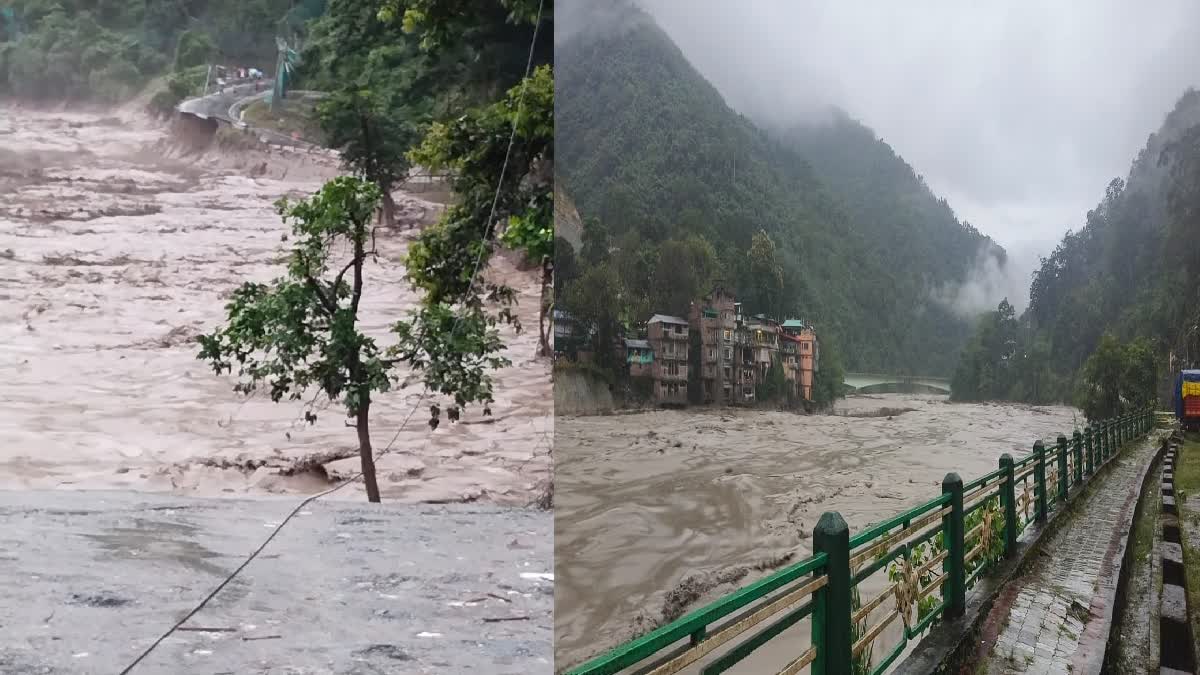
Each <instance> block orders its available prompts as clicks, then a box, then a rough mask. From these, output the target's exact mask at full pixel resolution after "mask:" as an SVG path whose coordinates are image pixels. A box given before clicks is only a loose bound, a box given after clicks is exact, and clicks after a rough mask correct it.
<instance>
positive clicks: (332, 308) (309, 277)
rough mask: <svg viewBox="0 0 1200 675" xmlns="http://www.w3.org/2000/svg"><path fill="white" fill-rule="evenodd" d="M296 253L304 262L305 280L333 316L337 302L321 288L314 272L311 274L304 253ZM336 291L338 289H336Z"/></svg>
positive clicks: (330, 315) (331, 316)
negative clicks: (313, 274) (314, 276)
mask: <svg viewBox="0 0 1200 675" xmlns="http://www.w3.org/2000/svg"><path fill="white" fill-rule="evenodd" d="M296 255H298V256H299V257H300V260H301V261H303V262H304V280H305V281H307V282H308V287H309V288H311V289H312V291H313V293H316V294H317V299H318V300H320V301H321V305H322V306H323V307H325V311H326V312H327V313H328V314H329V317H330V318H333V315H334V314H335V313H337V303H336V302H333V301H331V300H330V299H329V296H327V295H325V291H323V290H321V285H320V284H319V283H317V280H316V279H314V278H313V276H312V274H309V271H308V260H306V259H305V258H304V254H303V253H300V252H297V253H296ZM334 292H335V293H336V292H337V291H336V290H335V291H334Z"/></svg>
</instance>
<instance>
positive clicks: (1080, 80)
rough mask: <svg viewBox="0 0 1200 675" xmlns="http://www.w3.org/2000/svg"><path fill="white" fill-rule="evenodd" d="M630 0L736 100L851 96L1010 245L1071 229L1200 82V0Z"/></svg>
mask: <svg viewBox="0 0 1200 675" xmlns="http://www.w3.org/2000/svg"><path fill="white" fill-rule="evenodd" d="M601 1H604V0H601ZM639 4H641V5H642V6H643V7H645V8H646V9H647V10H649V11H650V13H651V14H653V15H654V17H655V19H656V20H657V22H658V23H659V25H660V26H662V27H663V28H664V29H665V30H666V31H667V32H668V33H669V34H670V35H671V37H672V38H673V39H674V40H675V41H676V43H677V44H678V45H679V46H680V48H682V49H683V51H684V53H685V54H686V55H687V56H688V58H689V60H691V62H692V63H693V64H694V65H695V66H696V67H697V68H698V69H699V70H700V71H701V72H702V73H703V74H704V75H705V76H706V77H707V78H708V79H709V80H710V81H711V82H713V84H714V85H716V86H717V88H718V89H720V90H721V92H722V93H723V94H724V95H725V97H726V99H727V100H728V101H729V103H730V105H732V106H733V107H734V108H737V109H739V110H741V111H743V112H745V113H747V114H749V115H750V116H761V115H764V114H765V115H772V114H773V115H777V116H778V118H777V119H776V121H779V122H784V121H787V119H788V116H790V115H805V114H807V115H812V114H814V112H813V111H814V110H818V109H820V108H822V107H823V106H824V105H825V104H834V105H838V106H840V107H842V108H844V109H845V110H847V111H848V112H849V113H850V115H851V116H853V117H856V118H858V119H860V120H861V121H863V122H864V123H866V124H867V125H868V126H870V127H872V128H873V129H874V130H875V131H876V133H877V134H879V135H880V136H881V137H883V139H884V140H886V141H887V142H888V143H889V144H890V145H891V146H892V147H893V148H894V149H895V150H896V151H897V152H898V153H899V154H900V155H902V156H903V157H904V158H905V159H906V160H908V162H909V163H910V164H911V165H912V166H913V167H914V168H915V169H916V171H917V172H918V173H921V174H923V175H924V176H925V179H926V181H927V182H928V183H929V185H930V186H931V187H932V188H933V189H934V191H935V192H937V193H938V194H940V195H942V196H944V197H946V199H948V200H949V201H950V204H951V206H952V207H953V208H954V210H955V212H956V213H957V214H958V216H959V218H960V219H965V220H968V221H970V222H971V223H972V224H973V225H975V226H976V227H977V228H978V229H979V230H981V231H982V232H984V233H985V234H988V235H990V236H991V237H992V238H993V239H995V240H996V241H997V242H998V243H1000V244H1001V245H1003V246H1004V247H1005V248H1007V249H1009V251H1010V252H1011V253H1012V254H1013V255H1014V256H1017V257H1029V258H1032V257H1033V256H1035V255H1037V254H1042V255H1046V254H1048V253H1049V252H1050V250H1052V249H1053V247H1054V245H1055V243H1056V242H1057V241H1058V239H1060V238H1061V236H1062V234H1063V233H1064V232H1065V231H1066V230H1067V229H1069V228H1075V229H1078V228H1079V227H1080V226H1081V225H1082V224H1083V222H1084V217H1085V214H1086V212H1087V210H1088V209H1090V208H1093V207H1094V206H1095V205H1096V204H1097V202H1099V200H1100V198H1101V197H1102V196H1103V194H1104V187H1105V185H1107V183H1108V181H1109V180H1111V179H1112V178H1113V177H1115V176H1125V175H1126V173H1128V170H1129V164H1130V162H1131V161H1132V160H1133V158H1134V156H1135V155H1136V153H1137V151H1138V150H1139V149H1140V148H1141V147H1142V146H1143V145H1144V144H1145V142H1146V138H1147V136H1148V135H1149V134H1150V133H1151V132H1152V131H1154V130H1155V129H1157V127H1158V125H1159V124H1160V123H1161V122H1162V120H1163V118H1164V116H1165V115H1166V113H1167V112H1168V111H1169V110H1170V109H1171V107H1172V106H1173V105H1174V103H1175V100H1176V99H1177V98H1178V97H1179V95H1180V94H1181V93H1183V91H1184V89H1185V88H1187V87H1188V86H1191V85H1195V84H1200V40H1197V39H1196V29H1197V28H1198V27H1200V2H1197V1H1196V0H1177V1H1166V0H1151V1H1147V2H1141V3H1137V2H1129V1H1128V0H1124V1H1122V2H1109V1H1107V0H1104V1H1099V2H1097V1H1092V2H1074V1H1069V0H1059V1H1057V2H1053V1H1050V2H1045V1H1044V2H1035V1H1029V2H1025V1H1020V2H1018V1H1016V0H1003V1H1001V2H963V1H962V0H945V1H929V0H926V1H917V2H888V1H886V0H876V1H872V2H853V1H850V0H819V1H818V0H811V1H800V0H747V1H746V2H728V1H727V0H639ZM1024 283H1026V284H1027V281H1026V282H1024Z"/></svg>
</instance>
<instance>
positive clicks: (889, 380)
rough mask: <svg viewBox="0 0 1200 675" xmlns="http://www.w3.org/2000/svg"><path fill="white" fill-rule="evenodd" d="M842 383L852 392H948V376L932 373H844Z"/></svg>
mask: <svg viewBox="0 0 1200 675" xmlns="http://www.w3.org/2000/svg"><path fill="white" fill-rule="evenodd" d="M842 384H843V385H845V387H846V388H847V389H848V390H850V391H854V392H859V393H878V392H879V391H881V390H882V391H886V390H892V389H905V390H910V391H922V390H923V391H929V392H933V393H938V394H949V393H950V378H948V377H937V376H934V375H894V374H887V373H846V374H845V376H844V377H843V378H842Z"/></svg>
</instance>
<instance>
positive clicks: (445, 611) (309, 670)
mask: <svg viewBox="0 0 1200 675" xmlns="http://www.w3.org/2000/svg"><path fill="white" fill-rule="evenodd" d="M296 503H297V500H296V499H295V498H269V497H268V498H259V499H236V500H235V499H191V498H183V497H173V496H169V495H153V494H136V493H130V492H124V491H120V492H118V491H0V586H2V587H3V588H4V592H3V593H0V635H2V636H3V640H0V673H22V674H29V675H34V674H52V673H55V674H56V673H72V674H88V673H105V674H113V673H117V672H120V670H121V669H122V668H124V667H125V666H126V665H128V664H129V663H130V662H131V661H132V660H133V659H134V658H135V657H136V656H137V655H138V654H140V653H141V652H142V651H143V650H144V649H145V648H146V647H148V646H149V645H150V643H151V642H152V641H153V640H154V639H155V638H157V637H158V636H159V635H161V634H162V633H163V632H164V631H165V630H166V629H167V628H169V627H170V626H171V625H172V624H173V623H175V622H176V621H178V620H179V619H180V618H182V617H183V616H184V615H185V614H186V612H187V611H188V610H190V609H191V608H192V607H193V606H194V605H195V604H196V603H198V602H199V601H200V600H201V599H202V598H203V597H204V596H205V595H207V594H208V593H209V592H210V591H211V590H212V589H213V588H215V587H216V585H217V584H218V583H220V581H221V580H222V579H223V578H224V577H225V575H226V574H227V573H228V572H229V571H231V570H233V569H234V568H236V567H237V565H239V564H240V563H241V561H242V560H243V559H244V558H245V556H246V555H248V554H249V553H250V552H251V551H252V550H253V549H254V548H255V547H256V546H258V544H259V543H260V542H261V541H262V540H263V538H265V537H266V536H267V535H268V534H269V533H270V531H271V530H270V528H272V527H274V526H275V525H276V524H277V523H278V522H279V521H280V519H282V518H283V517H284V516H286V515H287V513H288V512H289V511H290V510H291V509H292V508H294V507H295V505H296ZM550 535H551V515H550V514H549V513H547V512H542V511H533V510H525V509H511V508H499V507H489V506H478V505H446V506H433V505H398V504H384V505H382V506H371V505H366V504H349V503H346V502H325V501H316V502H314V503H312V504H310V505H308V506H307V507H305V509H304V511H302V512H301V514H300V515H298V516H297V517H296V518H294V519H293V520H292V521H291V522H290V523H289V524H288V525H287V527H286V528H284V529H283V531H282V532H281V533H280V534H279V536H277V537H276V538H275V540H274V541H273V542H272V543H271V544H270V546H269V547H268V548H267V549H266V550H265V551H264V552H263V554H262V555H261V556H260V557H259V558H258V559H257V560H255V561H254V562H253V563H251V564H250V566H249V567H247V568H246V570H245V571H244V572H243V573H242V575H241V576H240V577H239V578H238V579H236V580H235V581H233V582H232V583H231V584H230V585H229V586H227V587H226V588H225V589H224V590H223V591H222V592H221V593H220V594H219V595H218V596H217V597H216V598H214V600H213V601H212V602H210V603H209V605H208V606H207V607H206V608H205V609H204V610H203V611H201V612H200V613H199V614H198V615H196V616H195V617H193V618H192V619H191V620H190V621H189V622H188V623H187V624H185V627H187V628H189V629H190V630H186V631H181V632H178V633H176V634H175V635H174V636H172V637H170V638H168V639H167V640H166V641H165V642H163V643H162V644H161V645H160V646H159V647H158V649H157V650H156V651H155V652H153V653H152V654H151V655H150V656H149V657H148V658H147V659H146V660H145V661H143V662H142V664H141V665H140V666H139V667H137V668H136V669H135V670H134V671H133V672H134V673H145V674H153V673H162V674H164V675H166V674H176V673H205V674H209V675H215V674H218V673H227V674H229V675H233V674H235V673H236V674H237V675H242V674H251V673H253V674H259V673H261V674H267V673H270V674H275V673H288V674H290V675H310V674H316V673H336V674H339V675H342V674H345V675H349V674H363V675H366V674H377V673H463V672H476V673H480V674H484V673H486V674H488V675H492V674H495V675H508V674H511V675H517V674H522V675H523V674H527V673H528V674H536V673H549V672H551V665H550V655H551V648H552V639H553V623H552V610H553V585H554V584H553V579H552V577H550V576H549V575H548V574H547V573H549V572H550V571H551V564H552V559H553V544H552V540H551V536H550ZM196 629H210V630H207V631H204V630H196Z"/></svg>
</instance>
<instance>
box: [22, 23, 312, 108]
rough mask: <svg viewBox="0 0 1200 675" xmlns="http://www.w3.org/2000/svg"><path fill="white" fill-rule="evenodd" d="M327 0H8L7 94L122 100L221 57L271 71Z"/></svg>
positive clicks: (225, 60) (223, 60)
mask: <svg viewBox="0 0 1200 675" xmlns="http://www.w3.org/2000/svg"><path fill="white" fill-rule="evenodd" d="M324 5H325V1H324V0H305V1H303V2H297V1H295V0H178V1H175V2H165V1H163V0H0V96H4V95H8V96H17V97H21V98H25V99H31V100H47V99H50V100H64V99H65V100H100V101H108V102H117V101H121V100H124V99H126V98H128V97H129V96H131V95H132V94H133V93H136V92H137V91H138V90H140V89H141V88H142V87H143V86H144V85H145V84H146V82H147V81H148V80H149V79H150V78H153V77H155V76H158V75H163V74H166V73H170V72H175V71H181V70H183V69H186V68H188V67H191V66H196V65H200V64H203V63H207V62H211V61H217V62H221V63H226V64H229V65H244V66H255V67H258V68H260V69H263V70H266V71H273V70H274V64H275V54H276V47H275V37H276V36H277V35H280V36H285V37H291V36H293V35H297V34H299V33H302V32H303V30H304V26H305V24H306V23H307V22H308V21H310V20H311V19H313V18H315V17H316V16H319V15H320V14H321V12H323V11H324Z"/></svg>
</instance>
